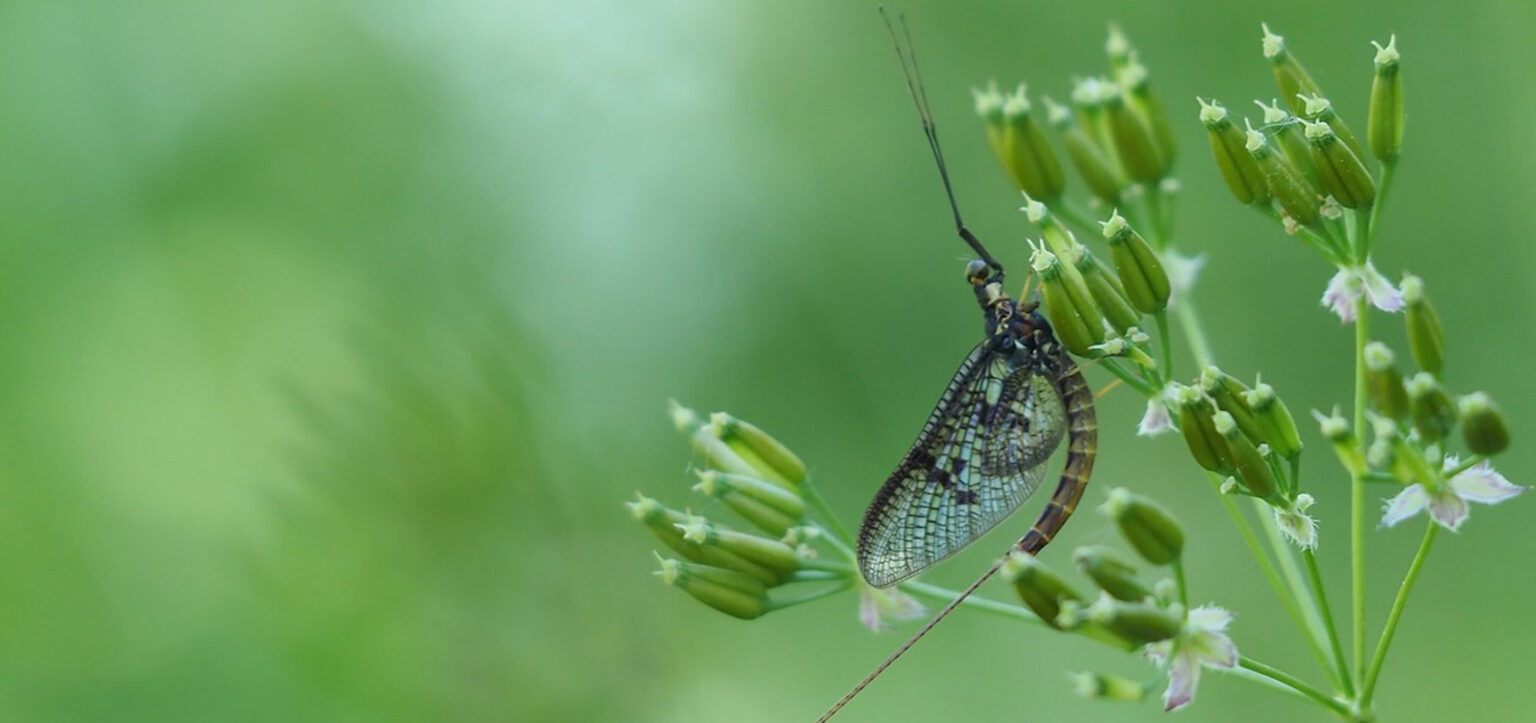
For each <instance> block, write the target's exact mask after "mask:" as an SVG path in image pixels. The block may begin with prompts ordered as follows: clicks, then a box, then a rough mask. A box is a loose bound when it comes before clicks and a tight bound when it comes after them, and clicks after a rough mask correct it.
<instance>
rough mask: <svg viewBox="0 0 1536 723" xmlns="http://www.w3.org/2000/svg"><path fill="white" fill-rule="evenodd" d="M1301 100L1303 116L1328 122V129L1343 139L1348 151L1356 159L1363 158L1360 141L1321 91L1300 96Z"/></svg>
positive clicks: (1363, 153)
mask: <svg viewBox="0 0 1536 723" xmlns="http://www.w3.org/2000/svg"><path fill="white" fill-rule="evenodd" d="M1301 100H1302V105H1303V106H1304V107H1303V110H1305V111H1306V112H1305V114H1303V115H1304V117H1306V118H1308V119H1310V120H1313V121H1317V122H1319V123H1326V124H1328V130H1331V131H1333V134H1334V135H1335V136H1338V138H1339V140H1341V141H1344V145H1345V146H1347V147H1348V148H1349V152H1350V153H1353V154H1354V155H1355V158H1356V159H1364V158H1365V149H1364V148H1361V147H1360V141H1359V140H1357V139H1356V138H1355V133H1354V131H1351V130H1350V129H1349V126H1347V125H1345V124H1344V119H1343V118H1342V117H1340V116H1339V114H1338V112H1336V111H1335V110H1334V109H1333V103H1332V102H1330V101H1329V100H1328V99H1327V98H1324V97H1323V95H1322V94H1321V93H1314V94H1312V95H1309V96H1302V97H1301Z"/></svg>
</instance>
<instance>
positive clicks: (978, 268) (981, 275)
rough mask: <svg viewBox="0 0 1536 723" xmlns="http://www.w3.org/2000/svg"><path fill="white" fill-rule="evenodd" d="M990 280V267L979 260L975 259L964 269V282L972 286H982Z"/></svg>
mask: <svg viewBox="0 0 1536 723" xmlns="http://www.w3.org/2000/svg"><path fill="white" fill-rule="evenodd" d="M990 278H992V267H991V266H988V265H987V262H985V261H982V260H981V259H976V260H974V261H972V262H971V263H969V264H967V265H966V267H965V280H966V281H969V282H971V283H972V284H984V283H986V282H987V279H990Z"/></svg>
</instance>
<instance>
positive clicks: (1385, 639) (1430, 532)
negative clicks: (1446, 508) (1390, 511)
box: [1360, 520, 1440, 710]
mask: <svg viewBox="0 0 1536 723" xmlns="http://www.w3.org/2000/svg"><path fill="white" fill-rule="evenodd" d="M1439 529H1440V526H1439V525H1437V524H1435V522H1434V520H1430V522H1429V529H1426V530H1425V531H1424V541H1423V542H1420V543H1419V552H1418V554H1416V555H1414V556H1413V562H1412V563H1410V564H1409V565H1408V574H1406V575H1404V576H1403V584H1402V585H1400V586H1398V588H1397V599H1396V600H1393V601H1392V612H1390V613H1388V614H1387V625H1386V627H1384V628H1382V630H1381V639H1380V640H1378V641H1377V642H1376V655H1375V656H1374V657H1372V658H1371V667H1370V669H1369V670H1367V671H1366V674H1365V682H1364V683H1363V684H1362V685H1361V688H1360V709H1361V710H1370V709H1371V696H1372V695H1373V694H1375V692H1376V678H1377V676H1379V675H1381V664H1382V663H1383V662H1385V661H1386V658H1387V648H1388V647H1390V646H1391V645H1392V635H1393V634H1394V633H1396V632H1397V621H1398V620H1399V619H1401V618H1402V617H1403V606H1405V605H1407V604H1408V593H1410V592H1412V591H1413V583H1414V582H1416V581H1417V580H1418V579H1419V570H1421V569H1423V567H1424V560H1425V559H1426V558H1428V557H1429V548H1430V546H1431V545H1433V544H1435V533H1436V532H1437V531H1438V530H1439Z"/></svg>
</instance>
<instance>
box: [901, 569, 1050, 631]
mask: <svg viewBox="0 0 1536 723" xmlns="http://www.w3.org/2000/svg"><path fill="white" fill-rule="evenodd" d="M897 587H899V588H900V589H902V590H905V591H907V592H910V593H912V594H913V595H917V596H919V597H926V598H929V599H932V600H942V601H944V602H945V603H948V602H949V601H951V600H954V599H955V598H957V597H959V596H960V591H959V590H951V589H949V588H947V587H939V586H938V585H929V584H928V583H926V582H918V581H916V580H909V581H907V582H904V583H901V584H900V585H899V586H897ZM960 606H961V607H968V608H971V609H973V610H980V611H982V612H988V613H992V614H993V615H1000V616H1002V617H1005V618H1009V619H1012V620H1023V621H1026V622H1031V623H1036V624H1039V625H1044V624H1045V621H1043V620H1041V619H1040V616H1038V615H1036V614H1034V613H1032V612H1030V610H1029V608H1026V607H1024V606H1022V605H1011V604H1009V603H1005V602H1000V601H997V600H992V599H990V598H984V597H981V596H980V595H972V596H970V597H968V598H966V599H965V600H963V601H961V603H960Z"/></svg>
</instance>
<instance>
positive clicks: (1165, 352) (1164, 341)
mask: <svg viewBox="0 0 1536 723" xmlns="http://www.w3.org/2000/svg"><path fill="white" fill-rule="evenodd" d="M1152 320H1153V321H1154V322H1156V323H1157V352H1158V354H1157V356H1158V361H1157V365H1158V367H1159V368H1160V369H1159V371H1161V372H1162V377H1163V379H1164V380H1168V379H1172V378H1173V345H1172V344H1169V343H1168V310H1167V309H1158V310H1157V313H1155V314H1153V315H1152Z"/></svg>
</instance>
